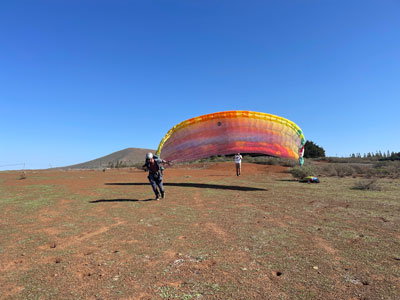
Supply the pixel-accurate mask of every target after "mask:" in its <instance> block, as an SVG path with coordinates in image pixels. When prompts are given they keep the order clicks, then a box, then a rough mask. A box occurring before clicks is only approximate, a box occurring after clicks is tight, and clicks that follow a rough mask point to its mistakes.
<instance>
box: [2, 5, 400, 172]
mask: <svg viewBox="0 0 400 300" xmlns="http://www.w3.org/2000/svg"><path fill="white" fill-rule="evenodd" d="M0 28H1V30H0V111H1V117H0V166H4V165H11V164H17V163H25V164H26V165H25V168H27V169H30V168H48V167H49V166H52V167H57V166H65V165H70V164H75V163H81V162H85V161H87V160H91V159H95V158H98V157H100V156H104V155H107V154H110V153H111V152H114V151H118V150H122V149H124V148H127V147H139V148H151V149H156V148H157V146H158V143H159V142H160V140H161V139H162V137H163V136H164V135H165V133H166V132H167V131H168V130H169V129H170V128H171V127H172V126H174V125H175V124H177V123H179V122H181V121H183V120H186V119H189V118H192V117H195V116H199V115H202V114H207V113H213V112H218V111H225V110H252V111H260V112H265V113H271V114H275V115H279V116H282V117H284V118H287V119H289V120H291V121H293V122H295V123H297V124H298V125H299V126H300V128H301V129H302V130H303V132H304V134H305V137H306V139H308V140H312V141H314V142H315V143H317V144H318V145H320V146H322V147H323V148H324V149H325V150H326V154H327V155H328V156H348V155H350V154H351V153H358V152H360V153H361V154H363V153H366V152H375V151H376V150H381V151H387V150H390V151H395V152H399V151H400V135H399V133H398V131H399V129H398V128H400V125H399V121H400V2H399V1H398V0H391V1H390V0H376V1H369V0H357V1H353V0H343V1H339V0H337V1H333V0H314V1H308V0H287V1H285V0H283V1H281V0H273V1H272V0H271V1H267V0H263V1H248V0H247V1H234V0H213V1H208V0H180V1H168V0H159V1H154V0H146V1H133V0H132V1H128V0H120V1H118V0H109V1H101V0H100V1H99V0H91V1H89V0H79V1H78V0H47V1H40V0H38V1H30V0H29V1H18V0H5V1H1V3H0ZM12 168H14V167H0V170H5V169H12ZM15 168H17V169H18V168H21V166H16V167H15Z"/></svg>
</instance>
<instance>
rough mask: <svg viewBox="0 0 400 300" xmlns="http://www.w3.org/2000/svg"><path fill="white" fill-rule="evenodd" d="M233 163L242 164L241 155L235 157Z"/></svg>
mask: <svg viewBox="0 0 400 300" xmlns="http://www.w3.org/2000/svg"><path fill="white" fill-rule="evenodd" d="M235 163H237V164H240V163H242V156H241V155H237V154H236V155H235Z"/></svg>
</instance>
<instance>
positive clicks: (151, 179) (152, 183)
mask: <svg viewBox="0 0 400 300" xmlns="http://www.w3.org/2000/svg"><path fill="white" fill-rule="evenodd" d="M147 178H148V179H149V181H150V184H151V187H152V188H153V192H154V194H155V195H156V198H158V197H160V194H159V192H158V190H157V184H156V180H155V178H154V177H153V176H152V175H149V176H148V177H147Z"/></svg>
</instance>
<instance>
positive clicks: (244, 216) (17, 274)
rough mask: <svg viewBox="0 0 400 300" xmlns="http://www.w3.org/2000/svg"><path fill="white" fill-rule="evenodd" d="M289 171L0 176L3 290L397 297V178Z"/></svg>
mask: <svg viewBox="0 0 400 300" xmlns="http://www.w3.org/2000/svg"><path fill="white" fill-rule="evenodd" d="M286 170H287V168H285V167H281V166H268V165H256V164H248V163H244V164H243V170H242V176H240V177H237V176H235V165H234V163H229V162H227V163H215V164H197V165H187V166H184V165H181V166H176V167H173V168H168V169H167V170H166V171H165V188H166V195H167V197H166V198H165V199H162V200H160V201H153V198H154V195H153V194H152V190H151V188H150V185H149V183H148V181H147V178H146V173H144V172H143V171H140V170H133V169H132V170H130V169H121V170H107V171H106V172H102V171H89V170H87V171H83V170H81V171H57V170H44V171H27V172H26V179H24V180H19V179H18V172H1V173H0V182H1V185H0V299H149V300H150V299H351V298H354V299H376V298H379V297H383V298H385V299H396V297H397V295H399V294H400V282H399V280H398V278H399V277H400V274H399V271H398V270H399V268H398V267H399V260H400V258H399V256H398V253H400V244H399V243H398V241H399V239H400V232H399V228H400V219H399V218H400V217H399V216H398V215H396V214H393V212H394V211H398V210H399V209H400V203H399V199H398V194H399V192H400V185H399V182H398V181H396V180H393V181H391V182H390V183H389V182H388V183H387V186H386V189H384V190H385V191H381V192H379V193H375V194H373V195H372V194H368V193H360V192H359V191H354V190H351V189H350V187H351V186H352V184H353V182H351V181H352V180H356V179H352V178H326V179H324V181H323V182H322V183H321V184H319V185H303V184H298V183H297V182H296V181H293V180H292V179H291V176H290V175H289V174H287V173H286ZM382 184H383V185H385V181H384V180H383V182H382ZM347 187H348V188H347ZM393 237H394V238H393Z"/></svg>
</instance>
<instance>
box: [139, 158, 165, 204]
mask: <svg viewBox="0 0 400 300" xmlns="http://www.w3.org/2000/svg"><path fill="white" fill-rule="evenodd" d="M165 163H167V161H165V160H163V159H161V158H159V157H158V156H156V155H153V153H151V152H149V153H147V154H146V161H145V163H144V165H143V169H144V170H145V171H147V170H148V171H149V176H147V178H148V179H149V181H150V184H151V187H152V188H153V191H154V194H155V195H156V200H160V194H161V198H165V190H164V186H163V170H164V168H163V166H162V165H163V164H165Z"/></svg>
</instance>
